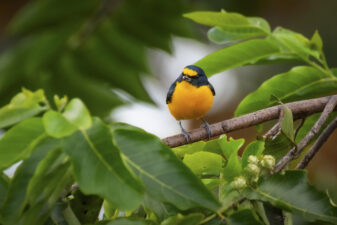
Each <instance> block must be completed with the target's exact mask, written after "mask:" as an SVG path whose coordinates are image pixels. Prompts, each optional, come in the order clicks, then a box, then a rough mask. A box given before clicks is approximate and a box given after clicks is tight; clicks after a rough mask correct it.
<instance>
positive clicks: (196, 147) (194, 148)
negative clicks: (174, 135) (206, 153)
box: [172, 141, 208, 159]
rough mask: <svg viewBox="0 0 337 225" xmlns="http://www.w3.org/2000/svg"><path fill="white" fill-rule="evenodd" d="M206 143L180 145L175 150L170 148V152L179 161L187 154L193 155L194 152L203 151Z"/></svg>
mask: <svg viewBox="0 0 337 225" xmlns="http://www.w3.org/2000/svg"><path fill="white" fill-rule="evenodd" d="M207 143H208V142H205V141H198V142H194V143H191V144H188V145H182V146H179V147H176V148H172V151H173V152H174V153H175V154H176V155H177V156H178V157H179V158H181V159H183V158H184V156H185V155H187V154H193V153H195V152H200V151H203V149H204V148H205V146H206V144H207Z"/></svg>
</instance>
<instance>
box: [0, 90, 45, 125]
mask: <svg viewBox="0 0 337 225" xmlns="http://www.w3.org/2000/svg"><path fill="white" fill-rule="evenodd" d="M45 103H46V99H45V96H44V93H43V91H42V90H38V91H36V92H31V91H28V90H26V89H23V90H22V92H20V93H19V94H17V95H16V96H14V97H13V98H12V100H11V102H10V103H9V104H8V105H5V106H4V107H2V108H1V109H0V128H3V127H7V126H11V125H13V124H15V123H18V122H20V121H22V120H25V119H27V118H29V117H33V116H35V115H37V114H39V113H40V112H42V111H44V110H46V109H47V106H46V105H42V104H45Z"/></svg>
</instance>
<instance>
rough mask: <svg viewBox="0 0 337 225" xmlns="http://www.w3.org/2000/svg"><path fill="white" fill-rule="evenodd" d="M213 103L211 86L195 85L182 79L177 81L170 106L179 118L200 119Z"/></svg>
mask: <svg viewBox="0 0 337 225" xmlns="http://www.w3.org/2000/svg"><path fill="white" fill-rule="evenodd" d="M212 105H213V93H212V91H211V89H210V88H209V86H207V85H205V86H200V87H195V86H193V85H192V84H190V83H188V82H186V81H182V82H178V83H177V85H176V88H175V91H174V93H173V95H172V99H171V102H170V103H169V104H168V107H169V110H170V112H171V114H172V115H173V116H174V117H175V118H176V119H177V120H189V119H200V118H201V117H203V116H204V115H205V114H206V113H207V112H208V111H209V110H210V109H211V107H212Z"/></svg>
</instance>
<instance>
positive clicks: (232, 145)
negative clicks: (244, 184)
mask: <svg viewBox="0 0 337 225" xmlns="http://www.w3.org/2000/svg"><path fill="white" fill-rule="evenodd" d="M244 142H245V140H244V139H243V138H241V139H237V140H234V139H233V138H232V137H229V140H227V136H226V135H222V136H221V138H220V139H219V140H218V143H219V146H220V148H221V151H222V153H223V154H224V155H225V157H226V159H227V164H226V166H225V167H224V168H223V170H222V177H223V179H224V180H226V181H227V182H231V181H232V180H233V179H234V178H235V177H236V176H239V175H240V174H241V171H242V166H241V160H240V159H239V155H238V151H239V149H240V148H241V146H242V145H243V144H244Z"/></svg>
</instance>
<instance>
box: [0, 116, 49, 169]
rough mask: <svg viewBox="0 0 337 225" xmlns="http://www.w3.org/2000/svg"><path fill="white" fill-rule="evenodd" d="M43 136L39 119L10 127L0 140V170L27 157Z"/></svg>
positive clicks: (32, 119) (31, 119)
mask: <svg viewBox="0 0 337 225" xmlns="http://www.w3.org/2000/svg"><path fill="white" fill-rule="evenodd" d="M44 136H45V131H44V129H43V124H42V119H40V118H30V119H27V120H24V121H22V122H21V123H19V124H18V125H16V126H14V127H12V128H11V129H10V130H9V131H7V132H6V133H5V134H4V136H3V137H2V138H1V139H0V169H1V170H3V169H6V168H8V167H9V166H11V165H12V164H14V163H16V162H18V161H19V160H22V159H24V158H26V157H27V156H29V154H30V152H31V151H32V149H33V148H34V147H35V145H36V144H37V143H38V142H39V140H40V139H41V138H43V137H44Z"/></svg>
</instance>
